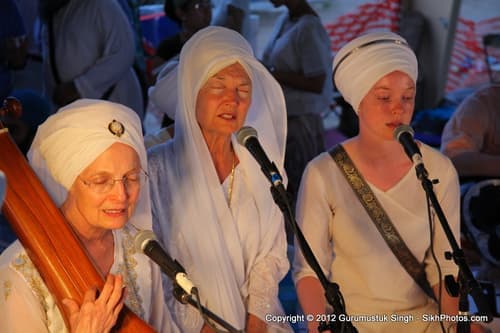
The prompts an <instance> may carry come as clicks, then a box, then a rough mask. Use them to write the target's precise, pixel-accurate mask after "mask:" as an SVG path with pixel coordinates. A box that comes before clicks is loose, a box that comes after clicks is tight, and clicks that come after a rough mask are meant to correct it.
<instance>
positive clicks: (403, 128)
mask: <svg viewBox="0 0 500 333" xmlns="http://www.w3.org/2000/svg"><path fill="white" fill-rule="evenodd" d="M403 133H409V134H410V135H411V137H412V138H413V135H414V134H415V131H414V130H413V128H411V126H408V125H400V126H398V127H396V129H395V130H394V139H396V140H398V141H399V137H400V136H401V134H403Z"/></svg>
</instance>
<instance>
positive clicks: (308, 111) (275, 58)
mask: <svg viewBox="0 0 500 333" xmlns="http://www.w3.org/2000/svg"><path fill="white" fill-rule="evenodd" d="M271 3H273V4H274V6H275V7H279V6H286V7H287V9H288V11H286V12H285V13H283V15H282V16H280V17H279V18H278V20H277V22H276V25H275V27H274V31H273V32H272V34H271V38H270V40H269V43H268V44H267V46H266V47H265V49H264V53H263V55H262V62H263V64H264V65H265V66H266V67H267V68H268V69H269V71H270V72H271V74H272V75H273V76H274V78H275V79H276V80H277V81H278V82H279V83H280V85H281V87H282V88H283V93H284V94H285V101H286V109H287V120H288V136H287V144H286V155H285V170H286V172H287V174H288V177H289V178H288V179H289V183H288V189H287V190H288V192H289V193H290V197H291V200H292V202H293V204H294V205H293V206H294V207H295V201H296V198H297V191H298V188H299V184H300V178H301V176H302V173H303V172H304V168H305V166H306V164H307V162H309V161H310V160H311V159H312V158H313V157H315V156H317V155H318V154H320V153H321V152H323V151H324V150H325V143H324V128H323V122H322V113H323V112H325V111H327V110H328V109H329V106H330V104H331V103H332V101H333V85H332V82H331V80H329V79H328V77H329V73H330V66H331V60H332V57H331V49H330V38H329V37H328V34H327V32H326V30H325V28H324V27H323V24H322V23H321V20H320V18H319V16H318V14H317V13H316V12H315V11H314V10H313V8H312V7H311V6H310V5H309V3H308V2H307V1H306V0H271ZM289 240H290V238H289Z"/></svg>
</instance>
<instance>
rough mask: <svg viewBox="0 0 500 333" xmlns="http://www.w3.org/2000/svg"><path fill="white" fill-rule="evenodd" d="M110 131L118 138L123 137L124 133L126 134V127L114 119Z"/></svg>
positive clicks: (109, 127)
mask: <svg viewBox="0 0 500 333" xmlns="http://www.w3.org/2000/svg"><path fill="white" fill-rule="evenodd" d="M108 129H109V131H110V132H111V133H112V134H113V135H116V136H117V137H121V136H122V135H123V133H125V126H123V124H122V123H120V122H119V121H117V120H114V119H113V121H112V122H110V123H109V125H108Z"/></svg>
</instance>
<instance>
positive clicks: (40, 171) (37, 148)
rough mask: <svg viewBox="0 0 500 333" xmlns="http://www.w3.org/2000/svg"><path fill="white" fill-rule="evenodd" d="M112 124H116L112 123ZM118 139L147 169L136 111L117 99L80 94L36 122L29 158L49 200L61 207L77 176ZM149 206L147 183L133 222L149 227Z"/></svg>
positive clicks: (143, 167)
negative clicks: (84, 96)
mask: <svg viewBox="0 0 500 333" xmlns="http://www.w3.org/2000/svg"><path fill="white" fill-rule="evenodd" d="M113 121H115V122H113ZM111 123H113V124H114V125H117V126H115V127H110V124H111ZM118 123H120V124H121V125H123V134H120V135H117V134H116V133H118V132H120V128H121V127H120V125H119V124H118ZM113 132H114V133H113ZM117 142H119V143H123V144H126V145H128V146H130V147H132V148H133V149H134V150H135V151H136V152H137V154H138V155H139V159H140V162H141V167H142V169H143V170H145V171H146V170H147V169H148V166H147V157H146V150H145V148H144V141H143V136H142V128H141V121H140V120H139V117H138V116H137V113H135V112H134V111H132V110H131V109H129V108H128V107H126V106H123V105H121V104H117V103H112V102H107V101H101V100H91V99H82V100H78V101H76V102H74V103H71V104H69V105H67V106H66V107H64V108H61V109H60V110H59V111H58V112H57V113H56V114H54V115H52V116H50V117H49V118H47V120H46V121H45V122H44V123H43V124H42V125H40V126H39V127H38V130H37V132H36V135H35V138H34V140H33V143H32V145H31V148H30V150H29V152H28V159H29V162H30V164H31V167H32V168H33V170H34V171H35V173H36V174H37V176H38V178H39V179H40V181H41V182H42V184H43V185H44V187H45V189H46V190H47V192H48V193H49V194H50V196H51V198H52V200H53V201H54V202H55V204H56V205H57V206H58V207H60V206H61V205H62V204H63V203H64V201H65V200H66V198H67V196H68V190H69V189H70V188H71V186H72V185H73V183H74V181H75V179H76V178H77V177H78V175H79V174H80V173H82V171H83V170H84V169H85V168H87V166H89V165H90V164H91V163H92V162H93V161H95V160H96V159H97V157H99V155H101V154H102V153H103V152H104V151H105V150H107V149H108V148H109V147H110V146H111V145H113V144H114V143H117ZM117 163H119V161H117ZM148 209H150V202H149V187H148V184H147V183H146V184H144V185H143V188H142V189H141V194H140V197H139V199H138V202H137V206H136V212H135V214H134V217H135V222H136V223H134V224H136V226H137V227H141V228H146V227H148V226H149V228H150V227H151V218H150V216H151V215H150V212H148ZM148 216H149V220H148ZM138 217H139V218H138Z"/></svg>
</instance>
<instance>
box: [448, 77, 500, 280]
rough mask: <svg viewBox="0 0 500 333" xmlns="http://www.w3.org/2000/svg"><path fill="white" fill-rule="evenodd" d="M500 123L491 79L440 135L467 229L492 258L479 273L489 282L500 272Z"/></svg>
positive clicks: (497, 88) (499, 94)
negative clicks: (453, 170) (454, 172)
mask: <svg viewBox="0 0 500 333" xmlns="http://www.w3.org/2000/svg"><path fill="white" fill-rule="evenodd" d="M499 124H500V83H490V84H488V85H487V86H483V87H481V88H479V89H477V90H476V91H475V92H474V93H473V94H471V95H470V96H469V97H467V98H466V99H465V100H464V101H463V102H462V103H461V104H460V105H459V106H458V107H457V109H456V110H455V112H454V113H453V115H452V116H451V118H450V119H449V120H448V122H447V123H446V125H445V127H444V129H443V132H442V136H441V151H442V152H443V154H445V155H446V156H448V157H449V158H450V159H451V161H452V162H453V164H454V165H455V168H456V169H457V172H458V175H459V176H460V180H461V184H462V186H461V187H462V198H463V204H462V212H463V215H462V217H463V219H462V221H463V223H464V227H465V229H466V231H467V235H468V236H470V237H471V240H472V241H473V242H474V243H475V245H476V246H477V248H478V249H479V252H480V253H481V255H482V256H483V257H484V258H485V259H487V260H486V262H485V264H486V265H484V267H482V268H481V269H480V271H479V272H478V276H480V277H481V278H482V279H488V280H491V279H498V275H499V274H500V245H499V242H500V223H499V218H500V215H499V213H498V203H500V187H499V186H498V184H497V182H498V179H499V178H500V126H499ZM466 198H470V200H468V199H466ZM474 200H475V201H476V202H477V203H476V204H474V203H473V201H474Z"/></svg>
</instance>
